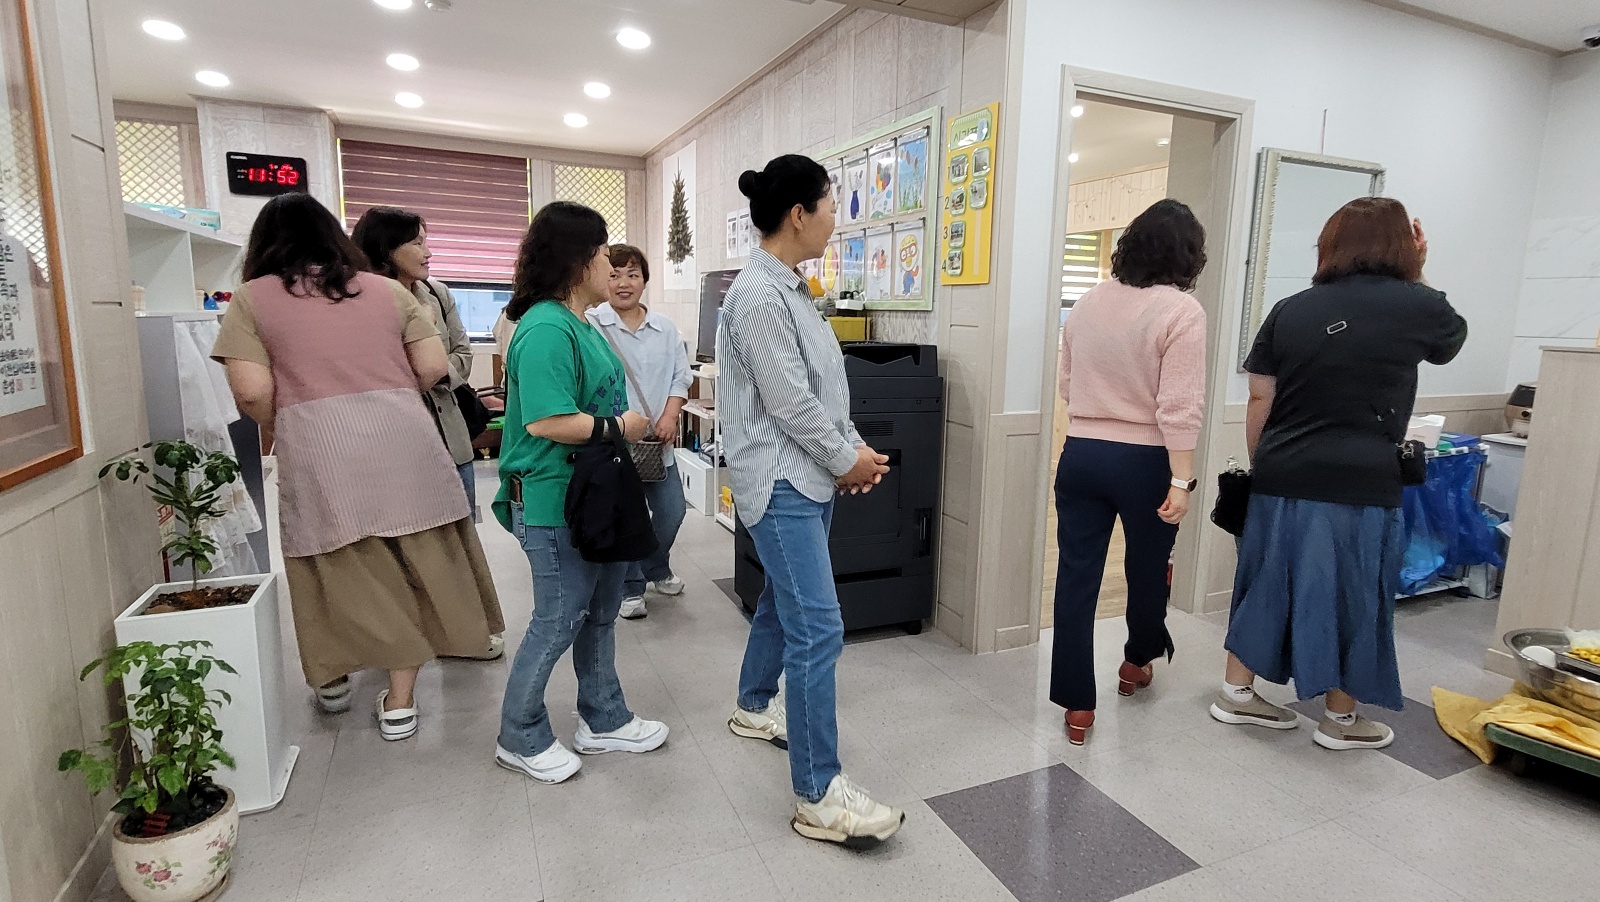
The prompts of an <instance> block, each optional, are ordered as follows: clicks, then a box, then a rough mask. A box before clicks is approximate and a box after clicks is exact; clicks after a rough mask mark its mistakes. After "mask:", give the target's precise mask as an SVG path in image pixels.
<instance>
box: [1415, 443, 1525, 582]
mask: <svg viewBox="0 0 1600 902" xmlns="http://www.w3.org/2000/svg"><path fill="white" fill-rule="evenodd" d="M1485 457H1486V455H1485V454H1484V453H1483V452H1481V451H1474V452H1473V453H1471V454H1457V455H1452V456H1449V457H1435V458H1433V459H1431V460H1429V461H1428V481H1427V482H1426V483H1424V484H1422V485H1419V486H1410V487H1407V488H1406V491H1405V503H1404V509H1403V514H1404V517H1405V529H1406V550H1405V555H1404V563H1403V564H1402V566H1401V570H1400V583H1401V591H1403V592H1405V593H1406V594H1408V595H1409V594H1412V593H1415V592H1417V591H1419V590H1421V589H1423V588H1425V587H1426V586H1427V585H1428V583H1430V582H1433V580H1434V579H1436V578H1437V577H1438V576H1439V574H1441V573H1443V572H1444V571H1446V570H1449V569H1453V568H1456V567H1470V566H1473V565H1476V564H1489V565H1492V566H1495V567H1504V566H1505V560H1504V559H1503V558H1502V557H1501V556H1500V542H1499V540H1498V538H1497V537H1496V533H1495V529H1494V523H1493V522H1492V521H1491V520H1490V518H1489V515H1488V514H1487V513H1485V512H1484V510H1483V509H1482V507H1480V506H1479V504H1478V502H1477V501H1476V500H1475V499H1474V498H1473V497H1472V490H1473V487H1474V486H1476V485H1477V484H1478V470H1479V469H1480V468H1481V467H1482V466H1483V463H1484V459H1485Z"/></svg>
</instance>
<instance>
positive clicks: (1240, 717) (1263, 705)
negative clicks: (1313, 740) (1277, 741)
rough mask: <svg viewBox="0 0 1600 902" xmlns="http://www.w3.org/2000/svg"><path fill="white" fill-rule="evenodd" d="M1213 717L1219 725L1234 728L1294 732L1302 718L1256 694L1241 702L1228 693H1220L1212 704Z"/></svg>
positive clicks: (1251, 694)
mask: <svg viewBox="0 0 1600 902" xmlns="http://www.w3.org/2000/svg"><path fill="white" fill-rule="evenodd" d="M1211 717H1212V719H1213V720H1216V721H1217V722H1219V723H1225V724H1232V725H1234V726H1257V727H1266V728H1267V729H1269V730H1293V729H1296V728H1298V727H1299V726H1300V716H1299V715H1297V714H1295V713H1294V712H1293V711H1291V710H1289V709H1288V708H1283V707H1279V706H1278V705H1274V704H1273V703H1272V702H1269V701H1267V700H1266V699H1264V698H1262V697H1261V696H1259V695H1256V694H1255V693H1254V692H1252V693H1250V700H1249V701H1247V702H1241V701H1237V700H1235V699H1233V698H1232V697H1230V696H1229V695H1228V694H1227V693H1226V692H1218V693H1217V698H1216V700H1215V701H1213V702H1212V703H1211Z"/></svg>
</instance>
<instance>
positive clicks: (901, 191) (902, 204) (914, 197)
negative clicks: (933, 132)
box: [894, 128, 928, 213]
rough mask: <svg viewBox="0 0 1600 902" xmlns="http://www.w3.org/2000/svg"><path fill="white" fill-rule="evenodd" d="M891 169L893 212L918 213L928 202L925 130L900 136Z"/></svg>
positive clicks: (926, 132)
mask: <svg viewBox="0 0 1600 902" xmlns="http://www.w3.org/2000/svg"><path fill="white" fill-rule="evenodd" d="M896 147H897V148H898V149H897V151H896V153H897V160H896V164H895V165H896V171H895V177H894V178H895V212H896V213H920V212H922V209H923V207H925V206H927V203H928V130H927V129H925V128H919V129H917V130H915V131H910V132H907V133H905V134H903V135H901V136H900V140H899V141H898V142H897V144H896Z"/></svg>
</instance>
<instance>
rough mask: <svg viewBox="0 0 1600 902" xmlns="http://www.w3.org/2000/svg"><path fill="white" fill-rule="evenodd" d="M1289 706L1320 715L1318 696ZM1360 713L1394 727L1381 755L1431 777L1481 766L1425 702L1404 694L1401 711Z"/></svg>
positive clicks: (1313, 715) (1313, 714) (1442, 776)
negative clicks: (1403, 703)
mask: <svg viewBox="0 0 1600 902" xmlns="http://www.w3.org/2000/svg"><path fill="white" fill-rule="evenodd" d="M1289 707H1291V708H1294V709H1295V710H1296V711H1299V712H1300V713H1301V714H1304V715H1305V716H1307V717H1309V718H1312V719H1313V720H1314V721H1320V720H1321V718H1322V713H1323V708H1322V701H1321V700H1320V699H1308V700H1306V701H1303V702H1296V703H1294V704H1293V705H1290V706H1289ZM1363 713H1364V714H1365V715H1366V716H1368V717H1371V718H1372V719H1374V720H1376V721H1378V722H1380V723H1383V724H1386V725H1387V726H1389V727H1390V728H1391V729H1393V730H1394V744H1392V745H1390V746H1389V747H1388V748H1386V749H1383V750H1382V751H1383V753H1384V754H1385V755H1388V756H1389V757H1390V758H1393V759H1394V760H1396V761H1399V762H1400V763H1402V764H1404V765H1406V766H1408V767H1411V768H1413V769H1415V770H1418V771H1421V772H1422V773H1425V774H1427V775H1428V776H1430V777H1432V778H1434V779H1435V780H1443V779H1444V778H1445V777H1452V776H1455V775H1456V774H1459V773H1461V772H1462V771H1464V770H1471V769H1472V768H1474V767H1481V766H1483V762H1481V761H1479V760H1478V757H1477V756H1476V755H1474V754H1472V753H1471V752H1469V751H1467V748H1466V746H1463V745H1462V744H1461V743H1459V742H1457V741H1455V740H1454V739H1451V738H1450V736H1449V734H1447V733H1445V731H1444V730H1443V729H1441V728H1440V727H1439V720H1438V718H1436V717H1435V716H1434V713H1433V708H1431V707H1429V706H1428V705H1424V704H1422V703H1421V702H1417V701H1413V700H1411V699H1409V698H1408V699H1406V708H1405V710H1404V711H1389V710H1386V709H1377V708H1372V709H1364V710H1363Z"/></svg>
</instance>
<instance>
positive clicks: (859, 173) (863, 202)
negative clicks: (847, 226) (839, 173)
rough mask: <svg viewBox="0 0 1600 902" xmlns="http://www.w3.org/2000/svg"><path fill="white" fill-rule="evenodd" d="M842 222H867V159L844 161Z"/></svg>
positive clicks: (860, 157) (859, 158)
mask: <svg viewBox="0 0 1600 902" xmlns="http://www.w3.org/2000/svg"><path fill="white" fill-rule="evenodd" d="M844 221H845V222H866V221H867V158H866V156H865V155H862V156H859V157H856V158H854V159H851V160H845V161H844Z"/></svg>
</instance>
